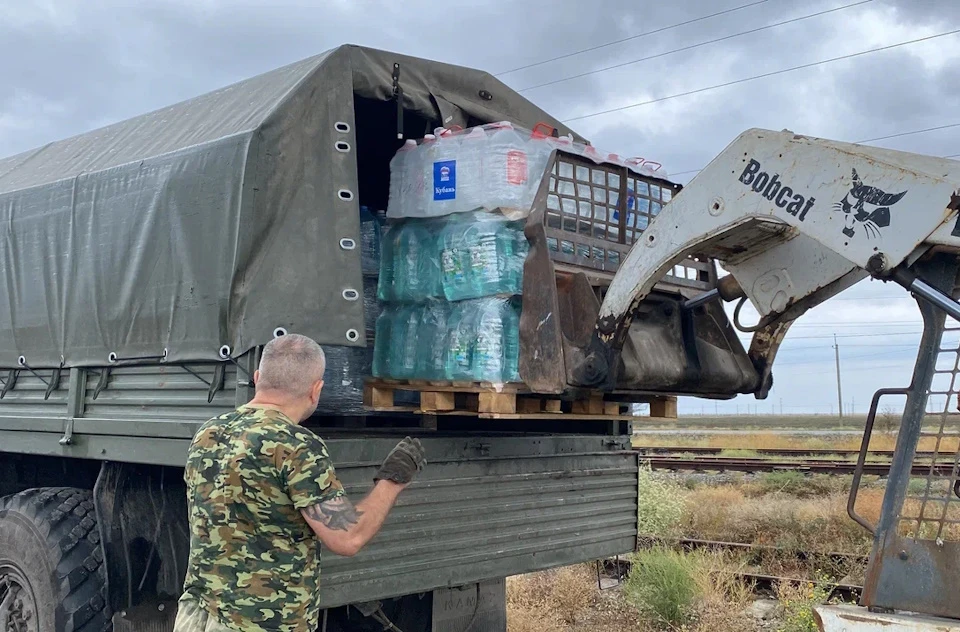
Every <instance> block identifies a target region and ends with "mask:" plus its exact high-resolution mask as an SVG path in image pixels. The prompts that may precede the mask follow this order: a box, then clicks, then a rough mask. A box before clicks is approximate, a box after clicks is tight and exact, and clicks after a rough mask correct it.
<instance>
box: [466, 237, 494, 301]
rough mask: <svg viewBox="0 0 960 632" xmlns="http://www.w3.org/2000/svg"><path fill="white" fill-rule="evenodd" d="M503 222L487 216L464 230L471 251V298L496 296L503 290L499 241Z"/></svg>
mask: <svg viewBox="0 0 960 632" xmlns="http://www.w3.org/2000/svg"><path fill="white" fill-rule="evenodd" d="M502 226H503V223H502V222H498V221H490V220H488V219H486V218H484V219H480V220H478V221H475V222H472V223H471V224H470V225H469V228H468V229H467V230H466V231H464V239H465V240H466V241H467V242H468V244H469V246H468V248H469V251H470V273H469V274H468V278H467V288H468V292H469V294H470V297H471V298H479V297H481V296H494V295H496V294H499V293H500V292H501V291H502V287H501V286H502V283H501V277H500V253H499V250H498V241H499V233H500V229H501V227H502Z"/></svg>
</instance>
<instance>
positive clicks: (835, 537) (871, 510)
mask: <svg viewBox="0 0 960 632" xmlns="http://www.w3.org/2000/svg"><path fill="white" fill-rule="evenodd" d="M748 492H749V489H747V490H745V489H743V488H737V487H733V486H728V485H723V486H715V487H701V488H699V489H696V490H694V491H691V492H689V494H688V495H687V502H686V510H685V512H684V516H683V524H682V531H683V533H684V534H685V535H687V536H688V537H695V538H703V539H708V540H729V541H734V542H745V543H748V544H761V545H766V546H776V547H782V548H787V549H790V550H795V551H801V550H802V551H823V552H846V553H855V554H865V553H867V552H868V551H869V549H870V538H869V534H868V533H867V532H866V531H865V530H864V529H862V528H861V527H860V526H858V525H857V524H856V523H854V522H853V521H852V520H851V519H850V518H849V517H848V516H847V512H846V505H847V496H846V494H845V493H832V494H829V495H827V496H821V497H797V496H794V495H790V494H783V493H777V492H774V493H764V494H753V495H751V494H750V493H748ZM881 499H882V491H881V490H874V489H867V490H863V491H862V492H861V494H860V497H859V499H858V504H857V507H858V510H859V511H860V512H861V514H863V515H865V516H866V517H867V518H868V519H870V520H876V518H877V516H878V515H879V507H880V502H881Z"/></svg>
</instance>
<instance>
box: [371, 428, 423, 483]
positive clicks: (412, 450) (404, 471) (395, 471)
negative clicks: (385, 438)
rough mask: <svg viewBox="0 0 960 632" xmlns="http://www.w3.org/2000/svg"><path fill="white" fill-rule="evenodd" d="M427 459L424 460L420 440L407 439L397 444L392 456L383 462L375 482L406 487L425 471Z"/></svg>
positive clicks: (374, 478)
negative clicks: (382, 481) (420, 472)
mask: <svg viewBox="0 0 960 632" xmlns="http://www.w3.org/2000/svg"><path fill="white" fill-rule="evenodd" d="M426 463H427V459H426V458H424V452H423V445H421V443H420V439H411V438H410V437H406V438H405V439H404V440H403V441H401V442H400V443H398V444H397V447H395V448H394V449H393V450H390V454H388V455H387V458H385V459H384V460H383V464H382V465H381V466H380V469H379V470H377V475H376V476H374V477H373V480H374V481H379V480H386V481H393V482H394V483H399V484H401V485H406V484H407V483H409V482H410V481H412V480H413V477H414V476H416V475H417V472H419V471H420V470H422V469H423V466H424V465H426Z"/></svg>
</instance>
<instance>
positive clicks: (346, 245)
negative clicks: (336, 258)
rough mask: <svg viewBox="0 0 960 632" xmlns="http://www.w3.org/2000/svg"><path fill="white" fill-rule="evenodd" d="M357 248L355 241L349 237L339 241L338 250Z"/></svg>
mask: <svg viewBox="0 0 960 632" xmlns="http://www.w3.org/2000/svg"><path fill="white" fill-rule="evenodd" d="M356 247H357V241H356V240H355V239H352V238H350V237H344V238H343V239H341V240H340V248H341V249H343V250H353V249H354V248H356Z"/></svg>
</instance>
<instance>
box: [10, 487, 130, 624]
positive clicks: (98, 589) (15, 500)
mask: <svg viewBox="0 0 960 632" xmlns="http://www.w3.org/2000/svg"><path fill="white" fill-rule="evenodd" d="M106 596H107V594H106V581H105V569H104V567H103V550H102V549H101V547H100V532H99V531H98V530H97V517H96V512H95V510H94V506H93V497H92V494H91V492H90V491H88V490H84V489H74V488H70V487H46V488H40V489H28V490H26V491H23V492H20V493H19V494H14V495H13V496H7V497H6V498H2V499H0V631H2V632H7V631H9V632H109V631H110V630H112V629H113V626H112V624H111V619H110V614H109V612H108V610H109V609H108V607H107V601H106Z"/></svg>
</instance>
